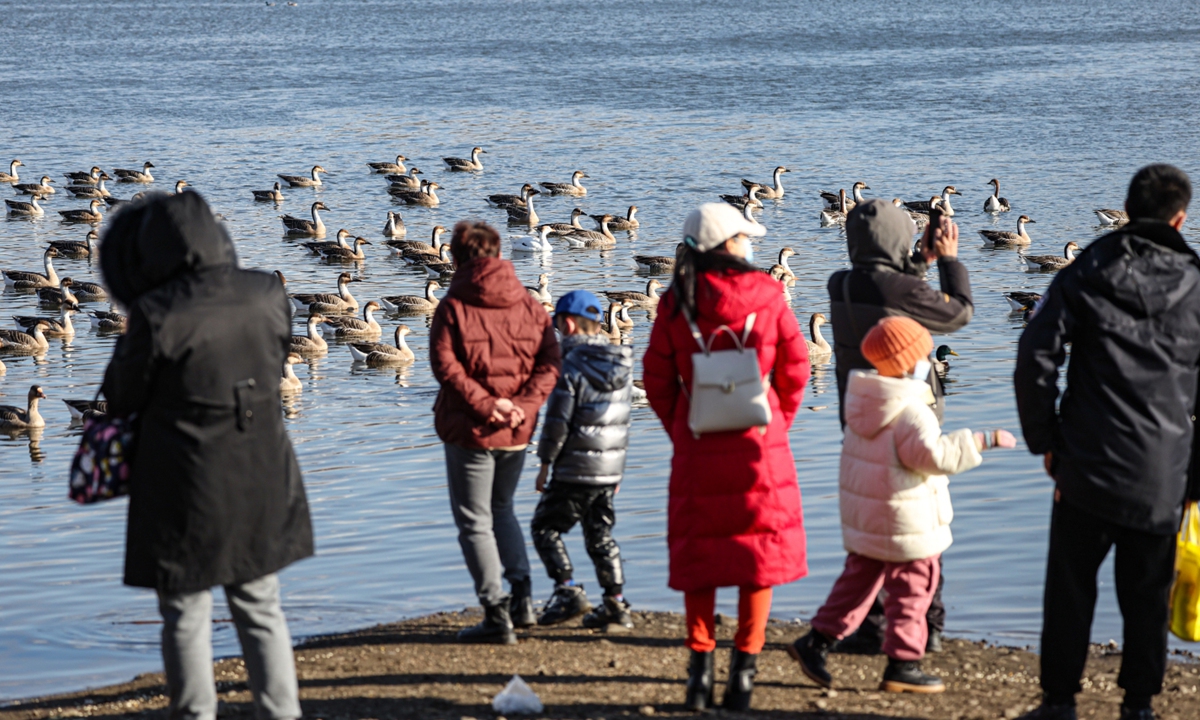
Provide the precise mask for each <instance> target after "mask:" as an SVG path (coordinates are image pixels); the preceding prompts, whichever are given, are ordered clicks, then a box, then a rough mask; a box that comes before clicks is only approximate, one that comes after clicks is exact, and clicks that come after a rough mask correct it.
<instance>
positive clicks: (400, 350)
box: [347, 325, 417, 367]
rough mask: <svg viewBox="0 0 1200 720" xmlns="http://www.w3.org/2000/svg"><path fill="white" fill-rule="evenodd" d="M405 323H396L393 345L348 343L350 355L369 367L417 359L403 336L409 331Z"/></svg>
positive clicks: (400, 363) (406, 362) (409, 361)
mask: <svg viewBox="0 0 1200 720" xmlns="http://www.w3.org/2000/svg"><path fill="white" fill-rule="evenodd" d="M411 332H412V330H410V329H409V327H408V326H407V325H397V326H396V335H395V342H396V344H395V345H388V344H386V343H350V344H349V345H347V347H348V348H349V349H350V357H352V358H353V359H354V362H356V363H366V364H367V365H368V366H369V367H380V366H383V365H407V364H408V363H411V362H413V361H415V360H416V359H417V355H416V353H414V352H413V350H412V348H410V347H409V346H408V343H407V342H406V341H405V339H404V337H405V336H406V335H408V334H409V333H411Z"/></svg>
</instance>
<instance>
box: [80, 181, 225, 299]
mask: <svg viewBox="0 0 1200 720" xmlns="http://www.w3.org/2000/svg"><path fill="white" fill-rule="evenodd" d="M100 246H101V250H100V268H101V271H102V272H103V274H104V283H105V285H106V286H107V287H108V289H109V292H110V293H112V295H113V297H115V298H116V299H117V300H118V301H120V302H121V303H122V304H123V305H126V306H128V305H131V304H132V303H133V301H135V300H136V299H137V298H138V297H139V296H141V295H142V294H144V293H146V292H147V291H149V290H153V289H154V288H156V287H158V286H160V285H162V284H163V283H165V282H167V281H168V280H171V279H173V278H175V277H177V276H179V275H183V274H185V273H189V272H196V271H199V270H203V269H205V268H212V267H218V266H223V265H236V264H237V252H236V251H235V250H234V247H233V241H232V240H231V239H230V238H229V233H227V232H225V228H223V227H222V226H221V223H220V222H219V221H218V220H217V218H216V217H215V216H214V215H213V212H212V210H211V209H210V208H209V207H208V203H206V202H204V198H202V197H200V194H199V193H194V192H181V193H178V194H176V195H164V194H162V193H153V194H150V195H148V196H147V197H146V198H145V199H144V200H141V201H139V202H135V203H131V204H130V206H129V207H128V208H125V209H122V210H121V211H120V212H118V213H116V216H115V217H114V218H113V220H112V224H111V225H109V228H108V230H107V231H106V232H105V233H104V237H103V239H102V240H101V244H100Z"/></svg>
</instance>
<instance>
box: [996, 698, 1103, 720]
mask: <svg viewBox="0 0 1200 720" xmlns="http://www.w3.org/2000/svg"><path fill="white" fill-rule="evenodd" d="M1121 717H1122V718H1124V717H1125V708H1124V707H1122V708H1121ZM1078 718H1079V716H1078V715H1076V714H1075V706H1074V705H1068V704H1066V703H1063V704H1062V705H1051V704H1049V703H1045V702H1044V703H1042V704H1041V705H1038V706H1037V707H1036V708H1034V709H1033V710H1030V711H1029V712H1027V713H1025V714H1024V715H1022V716H1021V717H1020V718H1019V719H1018V720H1078Z"/></svg>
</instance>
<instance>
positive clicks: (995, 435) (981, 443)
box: [975, 430, 1017, 452]
mask: <svg viewBox="0 0 1200 720" xmlns="http://www.w3.org/2000/svg"><path fill="white" fill-rule="evenodd" d="M1016 446H1017V438H1016V437H1014V436H1013V434H1012V433H1010V432H1009V431H1007V430H988V431H987V432H986V433H984V432H977V433H975V447H976V448H978V449H979V451H980V452H982V451H984V450H991V449H992V448H1004V449H1006V450H1011V449H1013V448H1015V447H1016Z"/></svg>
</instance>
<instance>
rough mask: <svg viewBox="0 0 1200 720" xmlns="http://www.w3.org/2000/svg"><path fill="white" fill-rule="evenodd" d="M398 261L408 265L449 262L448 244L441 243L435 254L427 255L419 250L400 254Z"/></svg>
mask: <svg viewBox="0 0 1200 720" xmlns="http://www.w3.org/2000/svg"><path fill="white" fill-rule="evenodd" d="M400 259H401V260H403V261H404V262H405V263H407V264H409V265H414V266H416V265H428V264H430V263H440V262H446V263H448V262H450V244H449V243H442V244H441V246H440V247H439V248H438V251H437V253H427V252H423V251H420V250H406V251H404V252H402V253H400Z"/></svg>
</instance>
